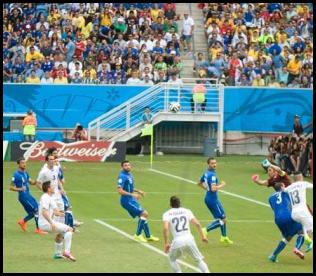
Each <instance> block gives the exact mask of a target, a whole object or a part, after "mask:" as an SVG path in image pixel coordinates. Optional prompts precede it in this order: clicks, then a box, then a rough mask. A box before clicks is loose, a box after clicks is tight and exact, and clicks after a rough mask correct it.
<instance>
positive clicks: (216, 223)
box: [206, 219, 221, 232]
mask: <svg viewBox="0 0 316 276" xmlns="http://www.w3.org/2000/svg"><path fill="white" fill-rule="evenodd" d="M220 225H221V224H220V223H219V219H217V220H214V221H213V222H212V223H210V224H209V225H208V226H207V228H206V230H207V232H209V231H211V230H213V229H216V228H217V227H219V226H220Z"/></svg>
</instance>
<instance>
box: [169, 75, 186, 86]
mask: <svg viewBox="0 0 316 276" xmlns="http://www.w3.org/2000/svg"><path fill="white" fill-rule="evenodd" d="M167 83H168V85H169V86H172V87H181V86H183V81H182V79H180V78H178V76H177V74H176V73H172V74H171V78H170V79H169V80H168V82H167Z"/></svg>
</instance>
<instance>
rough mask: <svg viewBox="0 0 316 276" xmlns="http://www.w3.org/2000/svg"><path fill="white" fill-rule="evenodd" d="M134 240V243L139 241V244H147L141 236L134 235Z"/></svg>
mask: <svg viewBox="0 0 316 276" xmlns="http://www.w3.org/2000/svg"><path fill="white" fill-rule="evenodd" d="M134 239H135V240H136V241H140V242H147V240H146V239H145V238H144V237H143V235H138V236H137V235H136V234H135V235H134Z"/></svg>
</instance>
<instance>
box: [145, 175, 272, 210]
mask: <svg viewBox="0 0 316 276" xmlns="http://www.w3.org/2000/svg"><path fill="white" fill-rule="evenodd" d="M149 171H152V172H155V173H159V174H162V175H165V176H169V177H172V178H175V179H179V180H182V181H185V182H188V183H191V184H196V182H194V181H193V180H190V179H186V178H183V177H180V176H177V175H173V174H170V173H166V172H162V171H158V170H155V169H149ZM219 191H220V192H221V193H223V194H227V195H230V196H233V197H237V198H241V199H244V200H247V201H250V202H253V203H256V204H258V205H262V206H266V207H270V206H269V205H268V204H266V203H264V202H261V201H258V200H254V199H251V198H249V197H245V196H241V195H238V194H234V193H230V192H227V191H223V190H219Z"/></svg>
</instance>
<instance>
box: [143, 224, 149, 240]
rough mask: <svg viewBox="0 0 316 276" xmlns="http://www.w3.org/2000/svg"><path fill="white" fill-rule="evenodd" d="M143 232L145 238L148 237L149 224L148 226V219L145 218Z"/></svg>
mask: <svg viewBox="0 0 316 276" xmlns="http://www.w3.org/2000/svg"><path fill="white" fill-rule="evenodd" d="M143 227H144V232H145V236H146V238H149V237H150V230H149V226H148V221H147V220H145V223H144V226H143Z"/></svg>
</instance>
